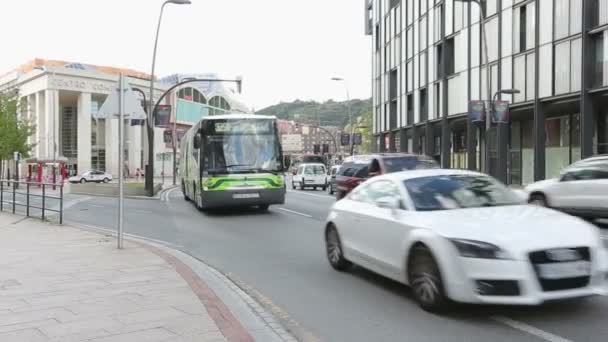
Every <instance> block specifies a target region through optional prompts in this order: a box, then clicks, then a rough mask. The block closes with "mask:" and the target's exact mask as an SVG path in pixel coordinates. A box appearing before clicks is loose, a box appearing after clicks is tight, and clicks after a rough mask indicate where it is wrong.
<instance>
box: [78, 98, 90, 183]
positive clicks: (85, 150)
mask: <svg viewBox="0 0 608 342" xmlns="http://www.w3.org/2000/svg"><path fill="white" fill-rule="evenodd" d="M77 108H78V109H77V111H76V113H77V114H78V131H77V134H78V170H79V172H83V171H86V170H90V169H91V93H86V92H85V93H80V95H79V96H78V107H77Z"/></svg>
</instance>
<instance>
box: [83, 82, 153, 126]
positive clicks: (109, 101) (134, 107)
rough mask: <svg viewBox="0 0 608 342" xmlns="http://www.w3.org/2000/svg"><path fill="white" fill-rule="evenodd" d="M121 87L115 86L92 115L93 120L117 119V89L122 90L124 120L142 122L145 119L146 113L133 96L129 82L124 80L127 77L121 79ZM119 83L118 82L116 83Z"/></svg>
mask: <svg viewBox="0 0 608 342" xmlns="http://www.w3.org/2000/svg"><path fill="white" fill-rule="evenodd" d="M123 78H124V80H123V81H122V82H123V84H122V87H121V86H120V84H117V87H116V89H114V91H112V92H111V93H110V95H108V97H107V98H106V100H105V101H104V102H103V104H102V105H101V108H99V110H98V111H97V113H95V114H93V118H94V119H106V118H113V117H118V113H119V110H120V108H119V100H120V99H119V90H118V88H122V89H123V93H124V97H123V101H124V112H123V114H124V118H125V119H132V120H144V119H146V112H144V109H143V108H142V107H141V101H140V100H139V99H138V98H137V97H136V96H135V93H134V92H133V90H131V86H130V85H129V82H128V81H127V80H126V79H127V77H123ZM117 83H119V82H117Z"/></svg>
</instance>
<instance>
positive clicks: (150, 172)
mask: <svg viewBox="0 0 608 342" xmlns="http://www.w3.org/2000/svg"><path fill="white" fill-rule="evenodd" d="M191 3H192V2H190V0H167V1H165V2H163V5H162V6H161V7H160V15H159V16H158V25H157V26H156V37H155V39H154V50H153V51H152V71H151V72H150V107H149V108H150V109H149V110H148V165H147V170H146V171H145V174H146V184H145V187H146V190H147V191H148V196H154V69H155V67H156V48H157V46H158V33H159V32H160V23H161V22H162V19H163V11H164V9H165V6H166V5H167V4H175V5H189V4H191Z"/></svg>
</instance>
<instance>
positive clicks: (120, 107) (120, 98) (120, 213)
mask: <svg viewBox="0 0 608 342" xmlns="http://www.w3.org/2000/svg"><path fill="white" fill-rule="evenodd" d="M118 84H119V86H118V88H119V89H118V235H117V237H118V249H122V235H123V205H124V200H123V190H124V189H123V186H124V179H123V170H124V154H125V153H124V147H123V139H124V131H123V129H124V127H123V126H124V115H125V113H124V109H125V108H124V107H125V96H124V76H123V74H122V73H121V74H120V76H119V80H118Z"/></svg>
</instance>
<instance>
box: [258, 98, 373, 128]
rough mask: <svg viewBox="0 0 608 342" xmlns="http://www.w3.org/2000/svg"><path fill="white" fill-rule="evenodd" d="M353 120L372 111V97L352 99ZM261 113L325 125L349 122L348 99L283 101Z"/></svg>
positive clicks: (260, 112) (342, 124) (259, 111)
mask: <svg viewBox="0 0 608 342" xmlns="http://www.w3.org/2000/svg"><path fill="white" fill-rule="evenodd" d="M350 105H351V110H352V115H353V120H356V119H357V117H359V116H360V115H361V114H362V113H364V112H366V111H371V106H372V105H371V99H367V100H351V101H350ZM256 113H257V114H261V115H276V116H277V117H278V118H279V119H284V120H296V121H300V122H308V123H315V124H318V123H320V124H321V125H324V126H340V127H344V126H345V125H347V124H348V109H347V107H346V101H344V102H335V101H332V100H329V101H327V102H324V103H319V102H315V101H300V100H296V101H293V102H281V103H279V104H277V105H274V106H270V107H267V108H264V109H262V110H258V111H256Z"/></svg>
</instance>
